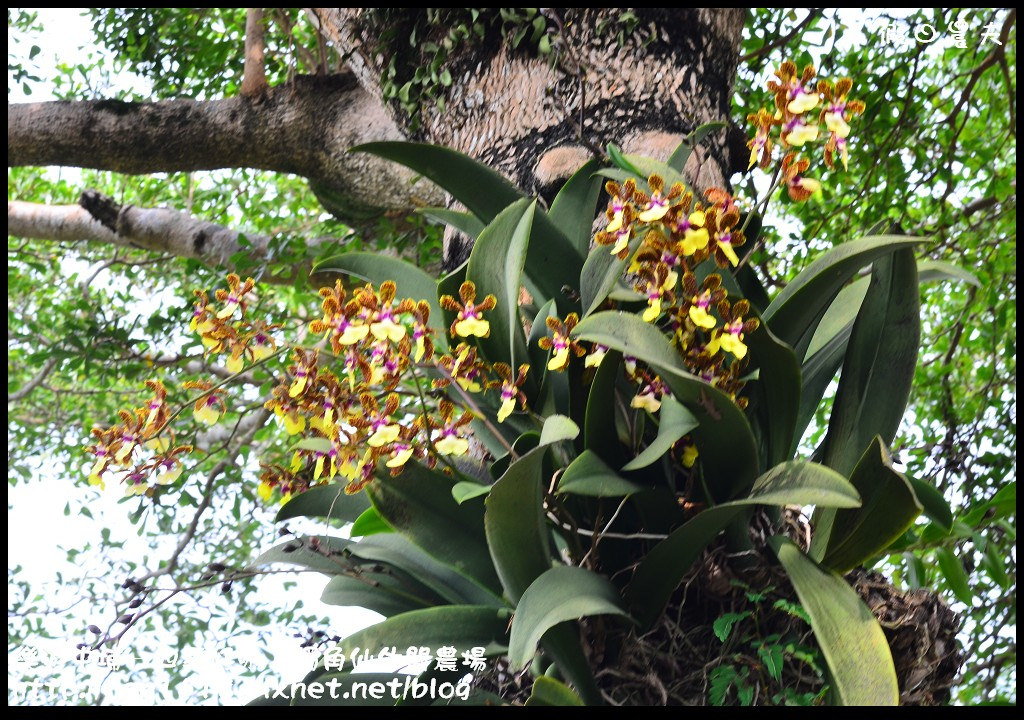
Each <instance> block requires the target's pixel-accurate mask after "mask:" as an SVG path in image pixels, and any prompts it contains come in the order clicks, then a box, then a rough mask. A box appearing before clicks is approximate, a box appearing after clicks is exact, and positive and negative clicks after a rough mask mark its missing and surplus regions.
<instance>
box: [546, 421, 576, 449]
mask: <svg viewBox="0 0 1024 720" xmlns="http://www.w3.org/2000/svg"><path fill="white" fill-rule="evenodd" d="M579 434H580V426H579V425H577V424H576V423H574V422H573V421H572V420H571V419H570V418H567V417H566V416H565V415H551V416H549V417H548V418H547V419H545V420H544V427H542V428H541V431H540V444H541V445H551V444H552V443H556V442H561V441H563V440H575V439H576V438H577V437H578V436H579Z"/></svg>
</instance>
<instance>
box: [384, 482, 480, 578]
mask: <svg viewBox="0 0 1024 720" xmlns="http://www.w3.org/2000/svg"><path fill="white" fill-rule="evenodd" d="M453 484H454V482H453V481H452V479H451V478H448V477H446V476H445V475H442V474H441V473H439V472H435V471H433V470H429V469H427V468H425V467H423V466H422V465H419V464H418V463H413V462H410V463H408V464H407V465H406V468H405V472H403V473H402V474H401V475H399V476H397V477H384V478H378V479H376V480H374V481H373V482H372V483H371V484H370V486H369V487H368V488H367V492H368V493H369V494H370V499H371V500H372V501H373V506H374V507H375V508H377V511H378V512H379V513H380V515H381V517H383V518H384V519H385V520H386V521H387V523H388V524H389V525H390V526H391V527H393V528H394V529H395V531H396V532H399V533H402V534H403V535H404V536H405V537H407V538H408V539H409V540H410V541H412V542H413V543H415V544H416V545H417V546H419V547H420V548H421V549H422V550H424V551H426V552H427V553H429V554H430V555H432V556H433V557H434V558H435V559H437V560H439V561H440V562H442V563H444V564H445V565H448V566H449V567H451V568H453V569H455V570H456V571H457V572H458V573H460V574H461V575H463V576H464V577H466V578H468V579H469V580H471V581H473V582H474V583H476V584H477V585H479V586H480V587H481V588H483V589H485V590H488V591H490V592H495V591H496V590H497V589H498V587H499V583H498V578H497V576H496V575H495V572H494V565H493V564H492V563H491V558H490V554H489V553H488V552H487V543H486V540H485V537H484V532H483V513H482V512H481V508H480V503H472V502H468V503H464V504H462V505H459V504H458V503H456V502H455V499H454V498H453V497H452V485H453ZM439 538H443V539H444V542H439V541H438V539H439Z"/></svg>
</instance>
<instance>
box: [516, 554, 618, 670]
mask: <svg viewBox="0 0 1024 720" xmlns="http://www.w3.org/2000/svg"><path fill="white" fill-rule="evenodd" d="M591 615H625V616H627V617H628V615H627V613H626V611H625V610H624V609H623V607H622V598H620V597H619V593H618V591H617V590H616V589H615V586H614V585H612V584H611V583H610V582H608V580H607V579H605V578H604V577H602V576H600V575H598V574H596V573H593V572H591V571H590V570H587V569H585V568H579V567H573V566H561V567H555V568H551V569H550V570H548V571H547V572H545V573H544V574H543V575H541V576H540V577H538V578H537V579H536V580H534V581H533V583H532V584H531V585H530V587H528V588H527V589H526V592H524V593H523V597H522V598H521V599H520V601H519V605H518V606H517V607H516V614H515V616H514V617H513V619H512V632H511V636H510V638H509V644H508V658H509V662H510V663H511V664H512V667H513V668H521V667H522V666H524V665H525V664H526V663H527V662H529V661H530V658H532V657H533V654H534V652H536V650H537V644H538V643H539V642H540V639H541V637H543V636H544V634H545V633H546V632H548V630H550V629H551V628H553V627H555V626H556V625H558V624H560V623H563V622H566V621H569V620H579V619H580V618H584V617H589V616H591Z"/></svg>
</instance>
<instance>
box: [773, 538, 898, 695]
mask: <svg viewBox="0 0 1024 720" xmlns="http://www.w3.org/2000/svg"><path fill="white" fill-rule="evenodd" d="M769 543H770V544H771V546H772V549H774V550H775V554H776V555H777V556H778V558H779V562H781V563H782V566H783V567H784V568H785V569H786V573H787V574H788V575H789V579H790V580H791V581H792V582H793V587H794V588H795V589H796V594H797V597H798V598H799V600H800V604H801V605H802V606H803V608H804V610H806V611H807V614H808V615H809V616H810V618H811V628H812V629H813V630H814V636H815V637H816V638H817V640H818V646H819V647H820V648H821V653H822V655H824V656H825V662H827V663H828V668H829V671H830V674H831V676H832V683H833V685H834V686H835V690H836V693H837V695H838V697H839V700H840V702H841V703H842V704H843V705H897V704H899V685H898V684H897V681H896V670H895V668H894V667H893V664H892V653H891V652H890V651H889V645H888V643H887V642H886V640H885V635H884V634H883V633H882V628H881V627H879V625H878V621H877V620H875V617H874V615H872V614H871V611H870V610H868V608H867V606H866V605H865V604H864V603H863V602H862V601H861V599H860V598H859V597H857V594H856V593H855V592H854V591H853V589H852V588H851V587H850V586H849V585H847V584H846V583H845V582H844V581H843V579H842V578H841V577H839V576H838V575H836V574H834V573H830V572H828V571H826V570H822V569H821V568H820V567H818V566H817V565H816V564H815V563H814V561H813V560H811V559H810V558H809V557H807V556H806V555H804V554H803V553H802V552H800V549H799V548H797V546H796V545H794V544H793V543H792V542H790V540H789V539H787V538H783V537H774V538H772V539H771V540H770V541H769Z"/></svg>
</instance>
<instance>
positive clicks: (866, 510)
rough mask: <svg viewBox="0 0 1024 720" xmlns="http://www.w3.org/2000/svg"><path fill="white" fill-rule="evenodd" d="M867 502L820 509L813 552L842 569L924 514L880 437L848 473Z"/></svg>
mask: <svg viewBox="0 0 1024 720" xmlns="http://www.w3.org/2000/svg"><path fill="white" fill-rule="evenodd" d="M850 482H851V483H852V484H853V486H854V487H855V488H857V492H858V493H860V496H861V498H862V500H863V503H862V504H861V506H860V507H858V508H855V509H852V510H834V509H831V508H822V509H820V510H818V512H816V513H815V522H816V524H815V527H814V540H813V542H812V543H811V550H810V555H811V557H813V558H814V559H815V560H817V561H818V562H820V563H821V564H822V565H824V566H825V567H828V568H832V569H833V570H836V571H838V572H841V573H844V572H847V571H848V570H851V569H853V568H855V567H857V566H858V565H860V564H861V563H863V562H864V561H865V560H867V559H869V558H871V557H874V556H875V555H877V554H878V553H880V552H881V551H883V550H884V549H885V548H887V547H889V545H891V544H892V543H893V542H895V541H896V539H897V538H899V537H900V536H901V535H902V534H903V533H904V532H905V531H906V530H907V528H909V527H910V526H911V525H912V524H913V522H914V519H915V518H916V517H917V516H918V515H920V514H921V503H920V501H919V500H918V499H917V495H916V494H915V493H914V489H913V486H912V485H911V484H910V482H909V481H908V480H907V478H906V477H905V476H904V475H903V474H902V473H900V472H897V471H896V470H895V469H894V468H893V466H892V457H891V456H890V455H889V450H888V449H887V448H886V446H885V443H883V442H882V439H881V438H880V437H878V436H875V438H874V439H873V440H872V441H871V444H870V445H869V446H868V449H867V450H866V451H865V452H864V454H863V455H862V456H861V459H860V462H858V463H857V466H856V467H855V468H854V470H853V473H852V474H851V476H850Z"/></svg>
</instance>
